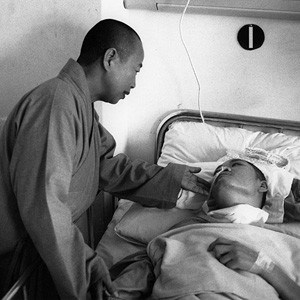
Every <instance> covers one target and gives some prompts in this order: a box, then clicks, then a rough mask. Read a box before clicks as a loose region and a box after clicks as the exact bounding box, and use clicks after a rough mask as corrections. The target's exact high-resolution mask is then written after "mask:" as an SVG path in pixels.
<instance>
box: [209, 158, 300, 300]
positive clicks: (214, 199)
mask: <svg viewBox="0 0 300 300" xmlns="http://www.w3.org/2000/svg"><path fill="white" fill-rule="evenodd" d="M267 190H268V186H267V182H266V179H265V177H264V175H263V173H262V172H261V171H260V170H259V169H258V168H257V167H256V166H255V165H253V164H251V163H249V162H247V161H244V160H240V159H232V160H229V161H226V162H225V163H223V164H222V165H220V166H219V167H218V168H217V169H216V171H215V174H214V178H213V181H212V185H211V189H210V193H209V198H208V200H207V205H208V208H209V211H214V210H216V209H220V210H219V213H220V212H222V210H223V212H224V211H225V210H224V208H225V209H226V208H230V207H233V206H235V205H239V204H248V205H251V206H252V207H256V208H262V207H263V205H264V200H265V194H266V192H267ZM233 214H234V213H233ZM208 251H212V252H213V253H214V255H215V257H216V258H217V259H218V260H219V261H220V262H221V263H222V264H224V265H225V266H227V267H228V268H230V269H233V270H237V269H239V270H244V271H250V272H252V273H256V274H259V275H260V276H261V277H262V278H264V279H265V280H266V281H268V282H269V283H270V284H271V285H272V286H273V287H274V288H275V289H276V290H277V292H278V294H279V295H280V297H281V298H282V299H299V295H300V287H299V286H298V285H297V284H296V283H295V282H294V281H293V280H291V279H290V278H289V277H288V276H287V275H286V274H285V273H284V272H283V271H282V269H281V268H280V267H279V266H277V265H275V264H274V263H273V262H272V261H271V260H270V259H269V258H268V256H267V254H265V253H262V252H256V251H255V250H252V249H250V248H248V247H246V246H244V245H242V244H240V243H238V242H235V241H233V240H228V239H224V238H219V239H217V240H216V241H214V242H213V243H212V244H211V245H210V246H209V248H208Z"/></svg>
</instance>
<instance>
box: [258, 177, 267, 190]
mask: <svg viewBox="0 0 300 300" xmlns="http://www.w3.org/2000/svg"><path fill="white" fill-rule="evenodd" d="M258 191H259V192H260V193H265V192H267V191H268V184H267V182H266V181H265V180H262V181H261V182H260V187H259V189H258Z"/></svg>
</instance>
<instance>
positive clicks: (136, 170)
mask: <svg viewBox="0 0 300 300" xmlns="http://www.w3.org/2000/svg"><path fill="white" fill-rule="evenodd" d="M0 149H1V151H0V174H1V178H0V272H2V273H1V274H0V276H1V277H0V278H1V279H0V284H2V283H3V282H4V280H5V279H9V278H12V277H13V274H12V273H9V272H11V271H13V272H15V273H18V271H20V270H21V269H22V268H23V269H24V268H25V267H26V264H27V262H28V261H30V259H33V258H29V259H27V258H26V257H27V256H29V257H30V256H32V257H34V255H33V254H32V253H33V252H34V251H35V249H36V250H37V251H38V253H39V255H40V256H41V258H42V260H43V262H44V263H45V265H46V266H47V269H48V270H49V272H50V274H51V277H52V279H53V281H54V284H55V286H56V290H57V291H58V293H59V296H60V298H61V299H85V298H86V294H87V290H88V287H89V286H90V285H91V284H92V283H94V282H95V281H97V280H98V279H99V278H100V276H101V272H102V271H103V270H102V269H103V264H102V261H101V258H100V257H99V256H97V254H96V253H95V252H94V251H93V250H92V249H91V248H90V247H88V246H87V245H86V244H85V243H84V240H83V236H82V234H81V232H80V231H79V229H78V228H77V226H75V225H74V223H73V222H74V220H76V219H77V218H78V217H79V216H80V215H81V214H82V213H83V212H84V211H86V210H87V208H88V207H89V206H90V205H91V204H92V202H93V201H94V199H95V197H96V194H97V193H98V192H99V191H100V190H104V191H107V192H110V193H112V194H114V195H116V196H119V197H123V198H127V199H131V200H133V201H136V202H139V203H141V204H143V205H147V206H157V207H161V208H171V207H174V206H175V204H176V200H177V195H178V193H179V190H180V183H181V179H182V174H183V171H184V168H185V167H184V166H181V165H175V164H170V165H169V166H167V167H166V168H161V167H159V166H156V165H151V164H148V163H146V162H143V161H140V160H134V161H131V160H129V158H128V157H127V156H126V155H123V154H119V155H116V156H113V153H114V149H115V141H114V139H113V137H112V136H111V134H110V133H109V132H108V131H107V130H106V129H105V128H104V127H103V126H102V125H101V124H100V123H99V122H98V116H97V114H96V112H95V110H94V108H93V105H92V101H91V98H90V95H89V91H88V86H87V81H86V78H85V74H84V71H83V69H82V68H81V66H80V65H79V64H78V63H77V62H75V61H74V60H72V59H70V60H69V61H68V63H67V64H66V65H65V67H64V68H63V69H62V71H61V72H60V74H59V75H58V76H57V77H56V78H54V79H51V80H49V81H47V82H45V83H43V84H42V85H40V86H38V87H37V88H35V89H34V90H32V91H30V92H29V93H28V94H26V95H25V96H24V97H23V98H22V99H21V100H20V102H19V103H18V104H17V105H16V107H15V108H14V109H13V111H12V112H11V114H10V115H9V116H8V119H7V121H6V124H5V126H4V129H3V135H2V137H1V144H0ZM33 245H34V246H33ZM25 256H26V257H25ZM8 262H9V263H10V265H9V264H8ZM9 270H10V271H9ZM4 272H5V274H4ZM6 272H8V273H6ZM2 287H3V284H2ZM49 295H51V293H50V292H49ZM49 297H50V296H49ZM51 297H52V296H51Z"/></svg>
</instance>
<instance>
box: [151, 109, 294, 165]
mask: <svg viewBox="0 0 300 300" xmlns="http://www.w3.org/2000/svg"><path fill="white" fill-rule="evenodd" d="M203 117H204V121H205V122H206V123H207V124H210V125H214V126H219V127H238V128H244V129H247V130H251V131H262V132H265V133H275V132H279V133H284V134H286V135H292V136H300V122H297V121H289V120H280V119H272V118H261V117H251V116H242V115H235V114H225V113H216V112H208V111H204V112H203ZM177 121H193V122H202V119H201V116H200V113H199V111H197V110H176V111H172V112H169V113H168V114H166V115H165V117H164V118H163V119H162V120H161V122H160V124H159V125H158V128H157V133H156V146H155V153H154V155H155V157H154V158H155V162H157V161H158V158H159V156H160V154H161V149H162V146H163V142H164V137H165V134H166V132H167V131H168V128H169V126H170V125H171V124H172V123H173V122H177Z"/></svg>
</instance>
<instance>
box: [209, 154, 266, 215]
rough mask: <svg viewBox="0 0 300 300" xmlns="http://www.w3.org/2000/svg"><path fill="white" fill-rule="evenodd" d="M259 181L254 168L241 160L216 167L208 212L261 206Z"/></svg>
mask: <svg viewBox="0 0 300 300" xmlns="http://www.w3.org/2000/svg"><path fill="white" fill-rule="evenodd" d="M260 187H261V180H260V179H259V178H258V176H257V173H256V170H255V169H254V167H253V166H252V165H251V164H250V163H248V162H246V161H244V160H241V159H231V160H228V161H226V162H225V163H223V164H222V165H220V166H218V167H217V168H216V170H215V173H214V178H213V181H212V185H211V190H210V196H209V199H208V201H207V204H208V207H209V210H215V209H221V208H225V207H231V206H234V205H238V204H249V205H252V206H254V207H259V208H260V207H261V206H262V194H261V193H260Z"/></svg>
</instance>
